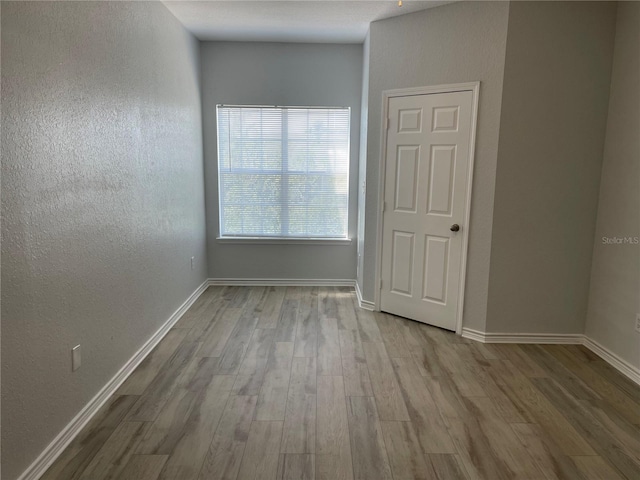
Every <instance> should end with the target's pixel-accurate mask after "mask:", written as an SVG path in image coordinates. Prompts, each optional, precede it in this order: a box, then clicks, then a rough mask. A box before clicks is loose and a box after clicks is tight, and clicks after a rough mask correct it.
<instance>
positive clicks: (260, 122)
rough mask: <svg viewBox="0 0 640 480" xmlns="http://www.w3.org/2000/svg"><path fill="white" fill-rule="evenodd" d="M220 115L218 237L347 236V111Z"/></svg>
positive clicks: (231, 111) (261, 110) (228, 109)
mask: <svg viewBox="0 0 640 480" xmlns="http://www.w3.org/2000/svg"><path fill="white" fill-rule="evenodd" d="M217 113H218V183H219V195H220V203H219V205H220V235H221V237H285V238H291V237H293V238H347V224H348V219H347V214H348V207H349V109H348V108H301V107H248V106H223V105H219V106H218V112H217Z"/></svg>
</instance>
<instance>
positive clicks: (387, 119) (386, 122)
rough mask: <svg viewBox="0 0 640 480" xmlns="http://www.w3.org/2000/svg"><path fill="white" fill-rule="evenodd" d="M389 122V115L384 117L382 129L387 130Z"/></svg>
mask: <svg viewBox="0 0 640 480" xmlns="http://www.w3.org/2000/svg"><path fill="white" fill-rule="evenodd" d="M390 123H391V119H390V118H389V117H387V118H385V119H384V129H385V130H389V125H390Z"/></svg>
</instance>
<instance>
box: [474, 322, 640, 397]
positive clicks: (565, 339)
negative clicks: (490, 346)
mask: <svg viewBox="0 0 640 480" xmlns="http://www.w3.org/2000/svg"><path fill="white" fill-rule="evenodd" d="M462 336H463V337H464V338H468V339H470V340H475V341H477V342H482V343H538V344H563V345H584V346H585V347H586V348H588V349H589V350H591V351H592V352H593V353H595V354H596V355H598V356H599V357H600V358H602V359H603V360H604V361H605V362H607V363H608V364H609V365H611V366H612V367H613V368H615V369H616V370H618V371H619V372H620V373H622V374H623V375H624V376H626V377H628V378H629V379H631V380H632V381H634V382H635V383H637V384H638V385H640V369H638V368H637V367H635V366H633V365H631V364H630V363H629V362H627V361H626V360H623V359H622V358H620V357H619V356H618V355H616V354H615V353H613V352H612V351H611V350H609V349H608V348H605V347H603V346H602V345H600V344H599V343H598V342H596V341H595V340H592V339H591V338H589V337H587V336H586V335H582V334H571V333H570V334H544V333H485V332H480V331H478V330H473V329H471V328H463V329H462Z"/></svg>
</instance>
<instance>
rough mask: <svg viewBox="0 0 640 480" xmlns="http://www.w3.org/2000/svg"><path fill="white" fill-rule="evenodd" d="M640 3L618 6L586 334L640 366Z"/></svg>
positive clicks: (623, 3)
mask: <svg viewBox="0 0 640 480" xmlns="http://www.w3.org/2000/svg"><path fill="white" fill-rule="evenodd" d="M638 85H640V3H633V2H621V3H619V5H618V20H617V27H616V38H615V49H614V54H613V72H612V78H611V94H610V98H609V116H608V121H607V134H606V140H605V150H604V163H603V165H602V180H601V182H600V202H599V205H598V220H597V223H596V234H595V244H594V250H593V264H592V270H591V289H590V295H589V309H588V316H587V326H586V334H587V336H589V337H590V338H592V339H594V340H595V341H597V342H598V343H600V344H602V345H603V346H604V347H606V348H608V349H610V350H611V351H612V352H614V353H615V354H617V355H619V356H620V357H622V358H623V359H624V360H626V361H627V362H629V363H631V364H632V365H634V366H635V367H636V368H640V335H638V334H637V333H635V332H634V324H635V317H636V314H637V313H640V246H639V245H633V244H606V243H603V240H602V238H603V237H607V238H611V237H639V236H640V139H639V138H638V132H640V92H639V91H638Z"/></svg>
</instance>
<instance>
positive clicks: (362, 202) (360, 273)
mask: <svg viewBox="0 0 640 480" xmlns="http://www.w3.org/2000/svg"><path fill="white" fill-rule="evenodd" d="M370 45H371V38H370V33H369V32H367V37H366V38H365V40H364V44H363V45H362V100H361V108H360V158H359V160H358V268H357V276H356V281H357V282H358V288H359V289H360V291H361V292H362V285H363V283H364V255H363V252H364V234H365V229H364V225H365V217H366V208H365V207H366V191H367V189H366V185H367V138H368V131H367V126H368V121H367V118H368V116H369V56H370Z"/></svg>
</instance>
